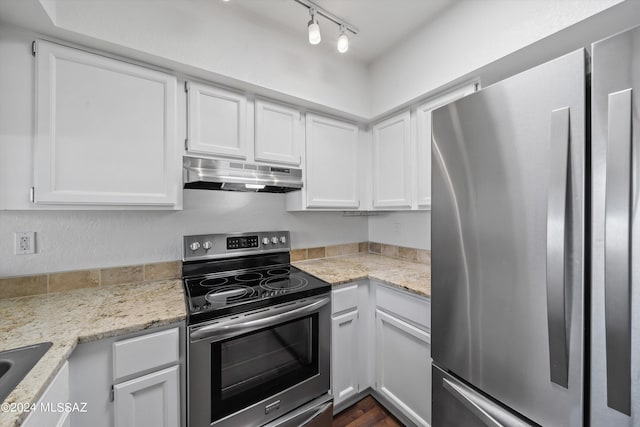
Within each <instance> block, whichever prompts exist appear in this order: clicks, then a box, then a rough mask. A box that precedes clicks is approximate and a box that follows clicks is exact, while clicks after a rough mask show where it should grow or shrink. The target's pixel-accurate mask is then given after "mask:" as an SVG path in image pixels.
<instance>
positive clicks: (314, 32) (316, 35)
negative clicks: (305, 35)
mask: <svg viewBox="0 0 640 427" xmlns="http://www.w3.org/2000/svg"><path fill="white" fill-rule="evenodd" d="M309 13H310V14H311V20H310V21H309V23H308V24H307V28H308V29H309V43H311V44H318V43H320V41H321V40H322V36H321V35H320V26H319V25H318V19H317V18H316V10H315V9H314V8H313V7H311V8H309Z"/></svg>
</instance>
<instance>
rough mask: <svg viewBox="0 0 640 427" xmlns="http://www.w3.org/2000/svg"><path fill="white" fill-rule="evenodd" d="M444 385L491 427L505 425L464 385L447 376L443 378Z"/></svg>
mask: <svg viewBox="0 0 640 427" xmlns="http://www.w3.org/2000/svg"><path fill="white" fill-rule="evenodd" d="M442 386H443V387H444V389H445V390H447V391H448V392H449V393H451V394H452V395H453V397H455V398H456V399H458V400H459V401H460V403H462V404H463V405H464V406H465V407H466V408H467V409H468V410H470V411H471V412H472V413H473V414H474V415H475V416H476V417H478V418H479V419H480V420H481V421H482V422H483V423H485V424H486V425H487V426H489V427H504V426H503V425H502V424H500V423H499V422H498V421H497V420H496V419H495V418H493V417H492V416H491V415H490V414H489V413H488V412H487V411H485V410H484V409H483V408H482V405H481V404H480V402H478V401H477V399H474V397H475V396H472V395H470V394H468V393H466V392H465V391H464V390H463V389H462V387H460V386H459V385H458V384H454V383H453V382H451V381H449V380H448V379H446V378H443V379H442Z"/></svg>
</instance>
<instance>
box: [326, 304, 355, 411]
mask: <svg viewBox="0 0 640 427" xmlns="http://www.w3.org/2000/svg"><path fill="white" fill-rule="evenodd" d="M331 333H332V345H331V347H332V360H331V366H332V384H333V385H332V391H333V399H334V402H333V404H334V405H338V404H340V403H341V402H343V401H345V400H346V399H348V398H349V397H351V396H353V395H355V394H356V393H358V391H359V385H358V373H359V369H358V364H359V363H360V361H359V352H358V345H357V343H358V335H359V328H358V311H357V310H354V311H350V312H348V313H345V314H341V315H339V316H334V317H333V319H332V331H331Z"/></svg>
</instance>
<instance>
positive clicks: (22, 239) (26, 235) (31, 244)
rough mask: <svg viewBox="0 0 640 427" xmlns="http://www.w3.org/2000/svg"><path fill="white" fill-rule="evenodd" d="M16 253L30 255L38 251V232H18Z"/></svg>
mask: <svg viewBox="0 0 640 427" xmlns="http://www.w3.org/2000/svg"><path fill="white" fill-rule="evenodd" d="M15 252H16V255H28V254H34V253H35V252H36V233H35V232H33V231H18V232H16V250H15Z"/></svg>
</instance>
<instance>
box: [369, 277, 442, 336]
mask: <svg viewBox="0 0 640 427" xmlns="http://www.w3.org/2000/svg"><path fill="white" fill-rule="evenodd" d="M376 285H377V286H376V306H378V307H380V308H382V309H383V310H385V311H388V312H390V313H393V314H394V315H396V316H397V317H400V318H403V319H405V320H408V321H409V322H411V323H413V324H415V325H417V326H422V327H423V328H427V329H430V328H431V303H430V302H429V301H428V300H427V299H424V298H420V297H418V296H415V295H413V294H411V293H409V292H403V291H400V290H395V289H392V288H389V287H387V286H385V285H382V284H376Z"/></svg>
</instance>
